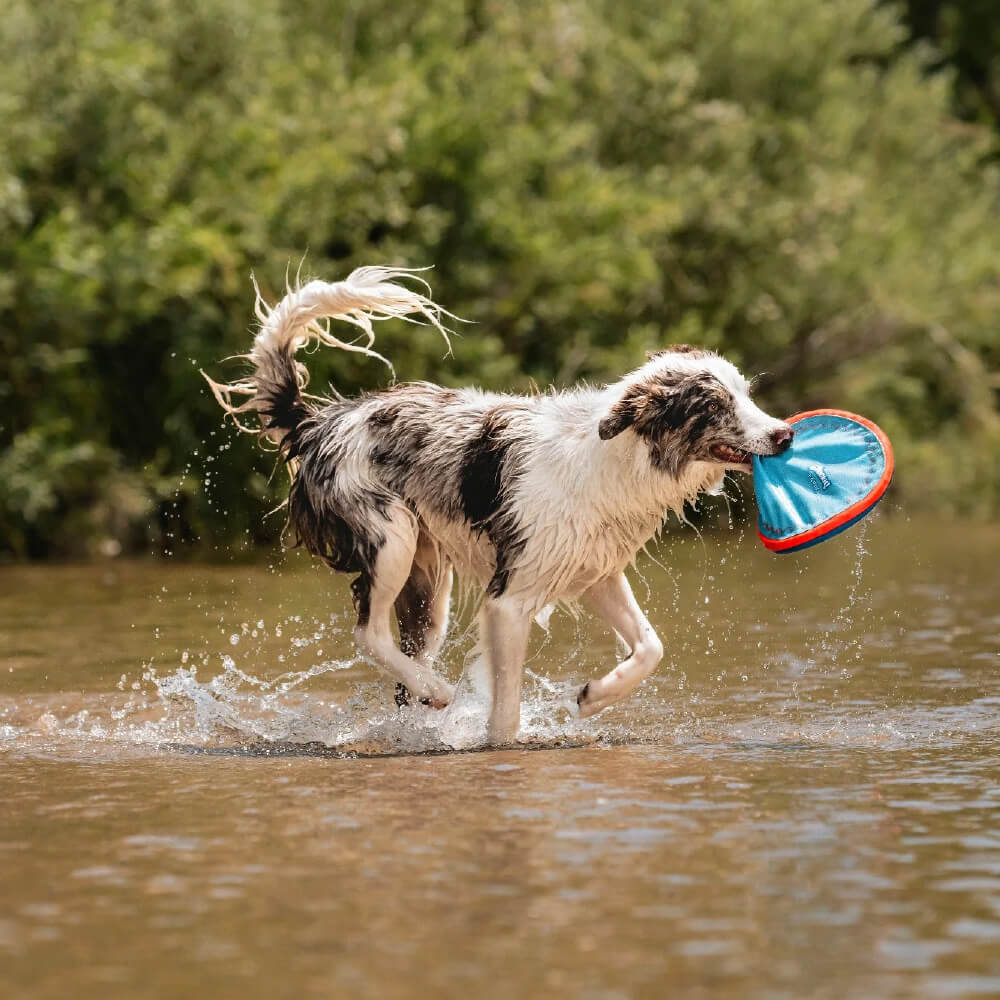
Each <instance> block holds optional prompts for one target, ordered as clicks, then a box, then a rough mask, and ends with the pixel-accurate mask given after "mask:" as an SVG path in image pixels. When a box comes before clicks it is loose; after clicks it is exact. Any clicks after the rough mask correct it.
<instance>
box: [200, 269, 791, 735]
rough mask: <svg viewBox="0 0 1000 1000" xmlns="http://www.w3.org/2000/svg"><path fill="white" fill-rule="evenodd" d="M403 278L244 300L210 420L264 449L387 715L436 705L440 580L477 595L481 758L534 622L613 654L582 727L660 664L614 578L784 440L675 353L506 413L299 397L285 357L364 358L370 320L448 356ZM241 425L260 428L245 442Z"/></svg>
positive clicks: (709, 371)
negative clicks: (250, 419)
mask: <svg viewBox="0 0 1000 1000" xmlns="http://www.w3.org/2000/svg"><path fill="white" fill-rule="evenodd" d="M414 277H415V275H414V274H413V273H412V272H409V271H403V270H398V269H390V268H360V269H359V270H357V271H355V272H353V273H352V274H351V275H350V276H349V277H348V278H347V280H346V281H342V282H334V283H327V282H323V281H311V282H309V283H308V284H306V285H303V286H301V287H297V288H294V289H289V290H288V294H287V295H286V296H285V298H284V299H282V300H281V301H280V302H279V303H278V304H277V305H276V306H274V307H273V308H269V307H268V306H267V305H266V304H265V303H264V302H263V300H262V299H261V297H260V293H259V292H258V295H257V315H258V318H259V320H260V324H261V326H260V331H259V333H258V334H257V337H256V339H255V341H254V344H253V348H252V350H251V352H250V354H249V355H248V356H247V357H248V359H249V361H250V363H251V366H252V367H251V371H250V372H249V374H248V375H247V376H246V377H245V378H244V379H243V380H241V381H238V382H234V383H229V384H221V383H218V382H214V381H212V380H211V379H209V380H208V381H209V384H210V385H211V387H212V389H213V392H214V393H215V395H216V398H217V399H218V401H219V403H220V404H221V405H222V407H223V409H224V410H225V411H226V413H228V414H230V415H232V416H233V417H234V419H236V420H237V423H239V424H240V426H241V427H242V428H243V429H245V430H254V431H255V432H259V433H261V434H262V435H263V436H264V437H266V438H268V439H270V441H272V442H273V443H274V444H275V445H276V446H277V448H278V450H279V451H280V454H281V456H282V458H283V459H284V461H285V463H286V464H287V465H288V468H289V470H290V472H291V476H292V485H291V489H290V492H289V497H288V517H289V523H290V526H291V529H292V530H293V532H294V534H295V536H296V538H297V540H298V542H300V543H301V544H302V545H304V546H305V547H306V548H307V549H308V550H309V551H310V552H312V553H314V554H315V555H317V556H319V557H320V558H321V559H323V560H324V561H325V562H326V563H327V564H328V565H330V566H331V567H332V568H333V569H336V570H341V571H344V572H347V573H352V574H357V577H356V579H355V580H354V582H353V585H352V590H353V594H354V600H355V605H356V609H357V615H358V623H357V628H356V630H355V637H356V640H357V643H358V646H359V647H360V649H361V650H362V651H363V652H364V654H365V655H366V656H367V657H369V658H370V659H371V660H372V661H373V662H374V663H375V664H376V665H377V666H378V667H380V668H381V669H382V670H383V671H385V672H386V673H387V674H388V675H389V676H390V677H391V678H393V679H395V680H396V681H397V700H398V701H399V702H400V703H405V702H406V700H407V699H408V698H410V697H411V696H412V697H414V698H417V699H419V700H420V701H422V702H423V703H425V704H428V705H431V706H433V707H436V708H443V707H444V706H446V705H447V704H448V703H449V702H450V701H451V699H452V696H453V688H452V685H450V684H449V683H448V682H447V681H446V680H445V679H444V678H443V677H441V676H440V675H439V674H438V673H436V672H435V670H434V661H435V657H436V656H437V654H438V652H439V650H440V648H441V644H442V642H443V641H444V637H445V633H446V630H447V627H448V613H449V604H450V597H451V589H452V579H453V572H454V571H457V573H458V574H459V575H460V576H463V577H464V578H465V579H467V580H469V581H470V582H473V583H475V584H478V585H479V586H480V587H481V588H482V589H483V591H484V596H483V600H482V604H481V607H480V609H479V636H480V644H481V649H482V652H483V653H484V654H485V657H486V661H487V663H488V666H489V674H490V677H491V682H492V707H491V710H490V715H489V722H488V729H487V739H488V741H489V743H490V744H493V745H503V744H508V743H511V742H513V741H514V740H515V739H516V737H517V731H518V726H519V721H520V698H521V677H522V667H523V661H524V656H525V650H526V646H527V641H528V632H529V628H530V625H531V622H532V619H533V618H534V617H535V616H539V615H542V614H544V613H545V611H546V609H547V608H549V607H550V606H551V605H552V604H554V603H555V602H559V601H572V600H575V599H582V600H583V602H584V603H585V604H587V605H588V606H589V607H590V608H592V609H593V610H594V611H595V612H596V613H597V614H598V615H600V617H601V618H603V619H604V621H606V622H607V624H608V625H609V626H610V627H611V628H612V629H614V631H615V632H616V633H617V634H618V635H619V636H620V637H621V639H622V641H623V642H624V643H625V646H626V648H627V649H628V650H629V655H628V656H627V657H626V658H625V659H624V660H623V661H622V662H621V663H619V664H617V666H615V667H614V669H613V670H611V671H610V672H609V673H607V674H606V675H604V676H603V677H600V678H597V679H594V680H591V681H590V682H589V683H587V684H585V685H584V686H583V687H582V688H581V689H580V691H579V694H578V697H577V704H578V706H579V711H580V714H581V715H582V716H591V715H594V714H596V713H597V712H600V711H601V710H602V709H605V708H607V707H608V706H610V705H613V704H615V703H616V702H618V701H620V700H621V699H622V698H624V697H626V696H627V695H629V694H630V693H631V692H633V691H634V690H635V689H636V688H637V687H638V686H639V684H640V683H641V682H642V681H643V680H644V679H645V678H646V677H648V676H649V675H650V673H651V672H652V671H653V669H654V668H655V667H656V665H657V663H658V662H659V661H660V659H661V657H662V655H663V646H662V644H661V642H660V640H659V638H658V637H657V635H656V633H655V631H654V630H653V628H652V626H651V625H650V623H649V621H648V620H647V619H646V616H645V615H644V614H643V612H642V610H641V609H640V608H639V605H638V604H637V603H636V600H635V597H634V596H633V594H632V590H631V587H630V586H629V583H628V580H627V579H626V577H625V575H624V570H625V567H626V566H628V565H629V563H631V562H632V561H633V559H634V558H635V555H636V553H637V552H638V550H639V549H640V548H641V547H642V546H643V545H644V544H645V543H646V542H647V541H648V540H649V539H650V538H651V537H652V536H653V535H654V534H655V533H656V532H657V531H658V530H659V529H660V527H661V526H662V524H663V521H664V519H665V517H666V515H667V512H668V511H674V512H676V513H677V514H678V515H679V516H683V509H684V505H685V503H686V502H688V501H692V500H694V499H695V498H696V497H697V496H698V495H699V494H701V493H703V492H713V491H718V490H719V489H720V488H721V485H722V480H723V478H724V476H725V473H726V471H727V470H730V469H732V470H738V471H742V472H748V471H750V456H751V455H774V454H777V453H779V452H781V451H783V450H785V449H786V448H787V447H788V446H789V444H790V443H791V440H792V429H791V428H790V427H789V426H788V425H787V424H785V423H783V422H782V421H780V420H776V419H774V418H773V417H770V416H768V415H767V414H766V413H764V412H763V411H762V410H760V409H759V408H758V407H757V406H756V405H755V403H754V402H753V401H752V399H751V398H750V388H749V386H748V384H747V381H746V379H744V378H743V376H742V375H741V374H740V373H739V371H737V369H736V368H735V367H734V366H733V365H732V364H730V363H729V362H728V361H726V360H725V359H723V358H722V357H720V356H719V355H717V354H714V353H712V352H709V351H705V350H699V349H695V348H691V347H687V346H675V347H672V348H668V349H667V350H664V351H660V352H658V353H655V354H651V355H649V356H648V359H647V361H646V363H645V364H643V365H642V366H641V367H640V368H637V369H636V370H635V371H633V372H630V373H629V374H627V375H625V376H624V377H623V378H622V379H620V380H619V381H617V382H615V383H613V384H611V385H607V386H603V387H601V388H591V387H579V388H575V389H572V390H568V391H561V392H560V391H552V392H548V393H544V394H539V395H533V396H515V395H506V394H500V393H491V392H481V391H479V390H478V389H459V390H456V389H445V388H442V387H440V386H437V385H431V384H428V383H403V384H398V385H394V386H392V387H391V388H389V389H386V390H384V391H380V392H372V393H365V394H363V395H361V396H359V397H357V398H353V399H345V398H340V397H338V398H332V399H320V398H317V397H313V396H309V395H307V394H306V393H305V391H304V389H305V386H306V383H307V380H308V376H307V373H306V370H305V368H304V367H303V366H302V365H301V364H300V363H299V362H297V361H296V360H295V357H294V355H295V352H296V351H297V350H298V349H299V348H301V347H304V346H306V345H307V344H310V343H311V342H319V343H322V344H327V345H331V346H336V347H340V348H343V349H347V350H353V351H361V352H363V353H366V354H372V355H375V352H374V350H373V349H372V344H373V334H372V321H374V320H381V319H387V318H390V317H393V316H409V317H411V318H415V319H418V320H422V321H427V322H429V323H431V324H433V325H434V326H435V327H437V328H438V330H439V331H440V332H441V334H442V335H443V336H444V337H445V338H446V339H447V335H448V334H447V330H446V328H445V326H444V322H445V321H446V319H447V317H448V314H447V313H446V312H445V311H444V310H442V309H441V308H440V307H439V306H438V305H436V304H435V303H434V302H433V301H432V300H431V299H430V298H428V297H427V296H426V295H424V294H423V293H422V292H420V291H417V290H415V289H414V288H411V287H410V286H409V285H407V284H404V283H403V282H404V281H406V280H407V279H412V278H414ZM417 280H419V279H417ZM424 290H425V291H428V289H426V288H424ZM330 318H335V319H338V320H344V321H346V322H348V323H352V324H354V325H355V326H356V327H359V328H360V329H361V330H362V331H363V334H364V336H363V338H362V340H363V342H362V343H358V342H357V341H351V342H348V341H345V340H342V339H341V338H339V337H338V336H336V334H335V333H333V332H332V328H331V326H330V324H329V322H328V320H329V319H330ZM376 356H378V355H376ZM382 360H385V359H382ZM206 378H207V376H206ZM245 414H255V415H256V417H257V419H258V420H259V423H260V427H259V428H247V427H246V426H245V425H243V424H242V422H241V417H242V416H243V415H245ZM393 613H395V615H396V619H397V622H398V625H399V635H400V641H399V644H398V645H397V643H396V641H395V639H394V638H393V634H392V630H391V615H392V614H393Z"/></svg>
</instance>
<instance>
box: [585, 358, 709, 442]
mask: <svg viewBox="0 0 1000 1000" xmlns="http://www.w3.org/2000/svg"><path fill="white" fill-rule="evenodd" d="M704 380H705V376H704V374H703V373H700V372H696V373H692V374H690V375H678V376H676V377H675V379H674V380H673V381H671V382H666V381H664V380H663V379H662V378H661V379H658V380H657V381H655V382H652V383H650V382H641V383H639V385H634V386H632V388H631V389H629V390H628V392H626V393H625V395H624V396H622V398H621V399H619V400H618V402H617V403H615V404H614V405H613V406H612V407H611V409H610V410H608V412H607V414H606V415H605V416H604V418H603V419H602V420H601V422H600V423H599V424H598V425H597V432H598V434H600V436H601V440H602V441H610V440H611V438H613V437H617V436H618V435H619V434H621V432H622V431H624V430H628V428H629V427H634V428H635V430H636V431H637V432H638V433H639V434H645V435H652V436H656V435H659V434H664V433H666V432H667V431H671V430H675V429H676V428H678V427H680V426H681V425H682V424H683V423H684V421H685V420H686V419H687V417H688V415H689V409H690V406H691V405H692V397H693V396H694V395H696V394H697V390H698V388H699V387H700V386H702V385H703V384H704Z"/></svg>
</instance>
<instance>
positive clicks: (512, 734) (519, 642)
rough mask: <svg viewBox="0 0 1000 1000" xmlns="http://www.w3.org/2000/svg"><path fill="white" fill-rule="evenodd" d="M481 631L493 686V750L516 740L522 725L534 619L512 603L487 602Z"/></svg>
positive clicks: (489, 739) (490, 726) (490, 740)
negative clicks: (523, 688)
mask: <svg viewBox="0 0 1000 1000" xmlns="http://www.w3.org/2000/svg"><path fill="white" fill-rule="evenodd" d="M479 628H480V636H481V638H482V644H483V648H484V650H485V652H486V659H487V662H488V664H489V667H490V677H491V680H492V686H493V705H492V707H491V709H490V718H489V723H488V724H487V727H486V739H487V742H488V743H489V744H490V746H505V745H507V744H509V743H513V742H514V741H515V740H516V739H517V730H518V728H519V727H520V725H521V680H522V678H523V676H524V654H525V650H526V649H527V646H528V631H529V629H530V628H531V617H530V615H526V614H524V613H523V611H522V610H521V609H520V608H519V607H518V606H517V605H516V604H514V603H513V602H511V601H509V600H504V599H503V598H497V599H492V598H488V599H487V600H486V601H485V603H484V604H483V607H482V610H481V611H480V624H479Z"/></svg>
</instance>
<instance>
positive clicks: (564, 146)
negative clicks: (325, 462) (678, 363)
mask: <svg viewBox="0 0 1000 1000" xmlns="http://www.w3.org/2000/svg"><path fill="white" fill-rule="evenodd" d="M998 123H1000V8H998V7H997V6H996V5H995V3H993V0H964V2H952V3H946V2H925V0H910V2H909V3H907V4H896V3H889V2H886V3H883V4H873V3H872V2H870V0H768V2H767V3H766V4H765V3H760V2H758V0H713V2H712V3H704V2H703V0H672V2H671V3H670V4H663V3H662V2H660V0H656V2H652V0H630V2H629V3H621V2H620V0H619V2H612V0H559V2H555V0H537V2H535V3H533V4H523V5H520V4H510V3H507V2H503V0H464V2H460V0H432V2H429V3H427V4H420V5H418V4H400V3H398V2H391V0H364V2H362V0H323V2H319V0H296V2H295V3H292V2H289V0H258V2H257V3H255V4H254V5H252V6H250V5H247V4H246V3H245V2H243V0H197V2H196V0H132V2H130V3H129V4H126V5H122V4H119V3H116V2H112V0H48V2H46V3H43V4H40V3H37V2H29V0H8V3H7V6H6V9H5V13H4V16H3V18H2V20H0V555H2V556H4V557H6V558H17V559H23V558H39V557H47V556H77V555H82V554H86V553H90V552H95V551H102V552H107V553H113V552H118V551H122V550H124V551H128V550H138V551H150V550H152V551H159V550H160V549H164V548H166V549H168V550H177V549H180V548H184V549H186V550H190V551H198V550H207V551H209V552H211V551H212V550H213V548H219V547H229V548H232V547H236V548H240V547H244V548H246V547H251V546H252V545H253V544H255V543H257V542H260V541H263V540H266V539H269V538H271V537H273V536H274V535H275V534H276V533H277V532H278V530H279V529H280V526H281V524H280V518H266V517H263V516H262V515H263V512H264V511H266V510H267V509H268V508H269V506H273V505H274V503H276V502H277V500H278V498H279V497H280V495H281V493H282V491H283V489H284V484H283V482H282V481H281V477H274V479H273V481H269V476H270V473H271V465H272V462H271V459H270V458H269V457H268V456H266V455H261V454H260V453H259V452H258V451H257V450H256V447H255V445H254V444H253V442H252V441H251V440H249V439H243V438H239V437H238V436H237V435H235V434H234V433H233V432H232V431H227V430H224V429H223V427H222V424H221V422H220V413H219V410H218V408H217V407H216V405H215V403H214V401H213V400H212V399H211V397H210V395H209V394H208V393H207V391H206V388H205V385H204V383H203V382H202V380H201V378H200V376H199V375H198V369H199V368H200V367H205V368H208V369H210V370H211V371H212V372H213V374H215V375H216V376H219V375H221V374H227V373H228V374H232V373H233V371H234V369H233V368H232V367H228V368H227V366H225V365H222V364H219V359H222V358H224V357H226V356H228V355H232V354H236V353H239V352H242V351H244V350H245V349H246V347H247V345H248V343H249V339H250V336H251V326H250V318H251V315H252V313H251V302H252V299H251V293H250V285H249V280H248V278H249V274H250V272H251V271H253V272H255V273H256V275H257V276H258V279H259V280H260V282H261V284H262V287H263V288H264V289H265V291H267V292H269V293H270V294H271V295H272V296H276V295H279V294H280V293H281V291H282V290H283V286H284V281H285V276H286V272H287V270H288V268H289V267H290V268H291V270H292V272H293V273H294V271H295V270H296V268H298V267H299V265H300V263H301V264H302V267H303V273H305V274H308V275H310V276H313V275H315V276H322V277H324V278H328V279H334V278H337V277H342V276H344V275H346V274H347V273H348V271H349V270H350V269H351V268H353V267H355V266H357V265H360V264H373V263H383V264H402V265H411V266H416V265H424V264H433V265H435V270H434V272H433V275H432V283H433V286H434V294H435V297H436V298H437V300H438V301H440V302H441V303H443V304H444V305H446V306H447V307H448V308H449V309H451V310H452V311H454V312H456V313H458V314H459V315H461V316H463V317H466V318H468V319H470V320H474V321H475V325H471V326H467V327H464V328H463V335H462V337H461V338H460V339H458V340H457V341H456V343H455V352H454V356H452V357H444V356H443V351H442V345H441V342H440V340H439V339H437V338H436V337H435V336H433V335H431V333H430V332H428V331H424V330H421V329H420V328H414V327H412V326H408V325H405V324H395V325H390V324H386V325H385V326H384V327H383V328H382V329H381V330H380V337H379V346H380V349H381V350H382V351H383V352H384V353H387V354H388V356H389V357H391V358H392V359H393V361H394V363H395V365H396V369H397V372H398V373H399V375H400V377H402V378H407V379H409V378H430V379H434V380H437V381H441V382H444V383H450V384H464V383H470V382H471V383H477V384H481V385H484V386H492V387H502V388H509V389H514V390H518V389H524V388H526V387H528V386H529V385H530V384H531V381H532V380H534V381H535V382H537V383H538V384H539V385H546V384H549V383H555V384H557V385H566V384H570V383H572V382H573V381H575V380H577V379H581V378H586V379H591V380H597V381H599V380H604V379H609V378H614V377H616V376H617V375H618V374H620V373H622V372H623V371H626V370H628V369H629V368H632V367H634V366H635V365H636V364H638V363H639V362H640V361H641V360H642V357H643V351H644V350H645V349H647V348H652V347H656V346H658V345H663V344H666V343H670V342H674V341H686V342H692V343H699V344H705V345H708V346H711V347H714V348H717V349H719V350H721V351H724V352H725V353H726V354H727V355H728V356H729V357H731V358H732V359H733V360H734V361H736V362H737V363H738V364H740V365H741V366H742V367H743V368H744V369H745V370H746V371H747V372H748V373H763V375H762V378H761V381H760V391H759V395H760V398H761V399H762V401H763V403H764V404H765V405H766V406H767V407H768V408H770V409H772V410H773V411H774V412H777V413H788V412H794V411H796V410H801V409H805V408H808V407H813V406H820V405H834V406H839V407H843V408H847V409H853V410H857V411H859V412H862V413H864V414H866V415H868V416H870V417H871V418H872V419H874V420H876V421H878V422H879V423H880V424H882V425H883V426H884V428H885V429H886V430H887V432H888V433H889V435H890V436H891V438H892V439H893V441H894V444H895V446H896V451H897V462H898V466H899V475H898V489H897V495H898V496H899V497H901V499H902V502H903V503H904V504H905V505H906V506H907V507H908V508H914V509H916V508H919V507H927V508H932V509H936V510H949V511H952V512H957V513H962V514H970V515H976V516H979V517H993V516H996V515H997V513H998V512H1000V461H998V456H1000V413H998V401H1000V376H998V374H997V373H998V370H1000V336H998V333H997V319H998V316H1000V308H998V307H1000V227H998V225H997V216H998V208H1000V173H998V163H1000V159H998V156H997V152H998V142H997V131H996V130H997V127H998ZM303 258H304V262H303ZM310 366H311V367H312V368H313V371H314V385H323V384H324V382H325V381H326V380H331V381H333V382H334V383H335V384H336V386H337V388H338V389H340V390H341V391H343V392H351V391H353V390H355V389H357V388H358V387H361V386H366V387H370V386H374V385H378V384H382V383H384V382H385V381H386V378H387V373H386V371H385V370H384V369H382V368H380V367H379V366H377V365H376V364H373V363H364V362H361V361H359V360H357V359H356V358H353V357H347V358H345V357H344V356H343V355H342V354H340V353H338V352H326V353H325V354H317V355H314V356H313V357H312V358H311V359H310Z"/></svg>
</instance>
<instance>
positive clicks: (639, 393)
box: [597, 383, 659, 441]
mask: <svg viewBox="0 0 1000 1000" xmlns="http://www.w3.org/2000/svg"><path fill="white" fill-rule="evenodd" d="M657 395H659V393H658V387H653V386H650V385H648V384H646V383H641V384H639V385H634V386H632V388H631V389H629V390H628V392H626V393H625V395H624V396H622V398H621V399H619V400H618V402H617V403H615V404H614V406H612V407H611V409H610V410H608V412H607V413H606V414H605V415H604V417H603V419H602V420H601V422H600V423H599V424H598V425H597V433H598V434H600V436H601V440H602V441H610V440H611V439H612V438H613V437H618V435H619V434H621V432H622V431H625V430H628V429H629V427H633V426H634V425H635V424H636V423H638V422H640V421H641V420H643V419H644V417H648V415H649V413H650V408H651V407H652V406H653V405H655V404H654V398H655V397H656V396H657Z"/></svg>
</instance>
